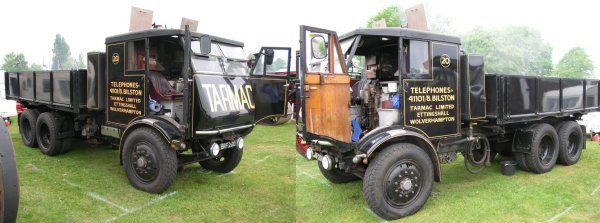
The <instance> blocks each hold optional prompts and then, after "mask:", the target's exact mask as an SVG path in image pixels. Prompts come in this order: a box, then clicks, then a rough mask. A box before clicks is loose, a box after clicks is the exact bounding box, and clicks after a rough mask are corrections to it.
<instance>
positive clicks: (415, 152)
mask: <svg viewBox="0 0 600 223" xmlns="http://www.w3.org/2000/svg"><path fill="white" fill-rule="evenodd" d="M405 159H410V160H411V161H413V162H414V163H415V164H416V166H418V167H419V170H421V172H422V175H421V179H422V180H423V181H422V183H421V184H422V186H421V188H422V189H421V190H420V191H419V192H418V193H420V194H419V195H418V196H417V197H416V198H415V200H413V201H412V203H410V204H408V205H407V206H406V207H404V208H395V207H393V206H391V205H390V204H389V203H388V202H387V201H386V200H385V188H384V185H385V184H384V180H385V177H386V176H385V175H386V172H387V171H388V169H389V168H390V167H391V166H393V165H394V164H395V163H396V162H397V161H400V160H405ZM433 177H434V170H433V162H432V160H431V159H430V158H429V156H428V155H427V153H426V152H425V151H424V150H423V149H421V148H419V147H418V146H416V145H414V144H409V143H398V144H393V145H390V146H388V147H386V148H384V149H383V150H381V151H380V152H379V153H378V154H377V156H376V157H375V158H374V159H373V160H371V161H370V164H369V166H368V167H367V171H366V173H365V178H364V182H363V194H364V196H365V199H366V200H367V203H368V205H369V208H370V209H371V210H372V211H373V212H374V213H375V214H377V215H378V216H380V217H381V218H383V219H386V220H393V219H398V218H401V217H405V216H408V215H411V214H413V213H415V212H417V211H419V210H420V209H421V208H422V207H423V205H425V203H426V202H427V199H428V198H429V196H430V195H431V191H432V189H433V180H434V178H433Z"/></svg>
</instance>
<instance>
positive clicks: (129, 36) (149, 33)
mask: <svg viewBox="0 0 600 223" xmlns="http://www.w3.org/2000/svg"><path fill="white" fill-rule="evenodd" d="M191 33H192V37H196V38H200V36H202V35H206V34H202V33H197V32H191ZM184 35H185V30H183V29H149V30H143V31H138V32H130V33H124V34H120V35H115V36H109V37H106V41H105V43H106V44H112V43H119V42H124V41H129V40H135V39H142V38H150V37H160V36H184ZM210 38H211V39H212V40H213V41H216V42H220V43H227V44H231V45H235V46H241V47H243V46H244V43H242V42H239V41H235V40H230V39H226V38H222V37H218V36H210Z"/></svg>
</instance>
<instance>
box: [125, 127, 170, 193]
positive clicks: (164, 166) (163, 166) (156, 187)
mask: <svg viewBox="0 0 600 223" xmlns="http://www.w3.org/2000/svg"><path fill="white" fill-rule="evenodd" d="M139 142H144V143H146V146H148V147H149V148H150V149H151V150H152V152H153V153H154V155H155V156H156V159H157V162H158V176H156V178H155V179H154V180H152V181H149V182H144V181H143V180H141V179H139V178H138V177H137V175H136V173H135V169H134V168H133V163H132V162H131V156H132V152H133V151H134V146H135V145H136V144H137V143H139ZM123 168H124V169H125V174H126V175H127V178H128V179H129V183H131V185H132V186H133V187H135V188H137V189H139V190H142V191H145V192H149V193H155V194H159V193H162V192H164V191H166V190H167V189H168V188H169V187H170V186H171V184H173V182H174V181H175V178H176V177H177V154H176V153H175V151H174V150H172V149H171V148H170V147H169V145H168V143H167V142H166V141H165V140H164V138H163V136H162V135H161V134H160V133H158V132H156V131H155V130H154V129H151V128H148V127H140V128H138V129H135V130H133V131H132V132H131V133H130V134H129V135H128V136H127V138H126V139H125V143H124V144H123Z"/></svg>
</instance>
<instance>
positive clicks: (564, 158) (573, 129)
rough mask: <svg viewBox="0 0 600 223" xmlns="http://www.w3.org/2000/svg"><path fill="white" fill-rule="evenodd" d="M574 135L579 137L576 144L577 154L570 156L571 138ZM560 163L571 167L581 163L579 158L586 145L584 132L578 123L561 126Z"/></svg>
mask: <svg viewBox="0 0 600 223" xmlns="http://www.w3.org/2000/svg"><path fill="white" fill-rule="evenodd" d="M572 133H575V134H576V135H577V136H579V140H578V141H579V142H578V144H576V146H577V148H576V149H577V152H576V153H575V154H574V155H573V156H570V154H569V151H568V150H569V148H568V147H569V138H570V135H571V134H572ZM558 142H559V146H558V161H557V162H558V163H560V164H563V165H566V166H569V165H573V164H575V163H577V161H579V157H581V152H582V151H583V144H584V143H585V137H584V135H583V131H582V130H581V127H580V126H579V124H578V123H577V122H574V121H567V122H565V123H564V124H562V125H560V128H559V129H558Z"/></svg>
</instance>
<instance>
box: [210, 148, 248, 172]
mask: <svg viewBox="0 0 600 223" xmlns="http://www.w3.org/2000/svg"><path fill="white" fill-rule="evenodd" d="M221 153H223V155H221V156H219V157H217V158H214V159H208V160H203V161H200V166H202V167H203V168H204V169H207V170H212V171H215V172H218V173H229V172H231V171H233V170H234V169H235V168H236V167H237V166H238V164H240V161H241V160H242V155H244V150H243V149H238V148H229V149H225V150H221Z"/></svg>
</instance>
